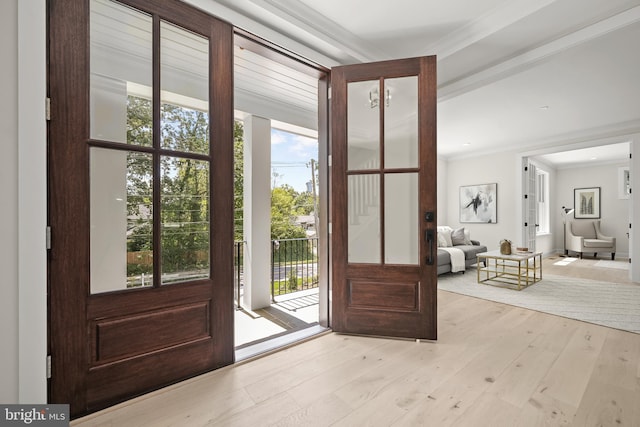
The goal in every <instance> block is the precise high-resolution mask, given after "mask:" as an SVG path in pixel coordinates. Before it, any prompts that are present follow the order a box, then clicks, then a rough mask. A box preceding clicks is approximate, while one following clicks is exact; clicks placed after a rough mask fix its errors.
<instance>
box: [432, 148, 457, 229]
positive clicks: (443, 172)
mask: <svg viewBox="0 0 640 427" xmlns="http://www.w3.org/2000/svg"><path fill="white" fill-rule="evenodd" d="M448 167H449V162H447V160H446V159H440V158H438V187H437V188H438V203H437V209H438V225H447V224H446V222H447V221H448V216H447V213H448V209H447V203H448V200H449V195H448V193H449V191H448V189H447V171H448ZM456 197H457V196H456Z"/></svg>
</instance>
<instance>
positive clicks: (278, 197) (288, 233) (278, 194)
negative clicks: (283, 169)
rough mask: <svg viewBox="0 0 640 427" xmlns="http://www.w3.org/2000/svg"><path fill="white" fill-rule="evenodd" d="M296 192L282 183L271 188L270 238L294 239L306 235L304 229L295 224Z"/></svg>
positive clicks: (296, 214) (296, 213)
mask: <svg viewBox="0 0 640 427" xmlns="http://www.w3.org/2000/svg"><path fill="white" fill-rule="evenodd" d="M297 196H298V193H297V192H296V191H295V190H294V189H293V188H292V187H291V186H289V185H287V184H284V185H281V186H280V187H276V188H274V189H272V190H271V238H272V239H295V238H301V237H306V234H305V232H304V229H303V228H302V227H300V226H299V225H295V219H296V216H298V215H299V213H298V211H297V210H296V208H295V203H294V201H295V199H296V197H297Z"/></svg>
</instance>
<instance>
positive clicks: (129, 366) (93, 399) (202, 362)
mask: <svg viewBox="0 0 640 427" xmlns="http://www.w3.org/2000/svg"><path fill="white" fill-rule="evenodd" d="M212 341H213V339H212V338H204V339H202V340H200V341H196V342H193V343H189V344H185V345H177V346H174V347H170V348H168V349H164V350H162V351H158V352H155V353H150V354H146V355H145V356H144V357H134V358H131V359H124V360H122V359H120V360H119V361H117V362H113V363H109V364H105V365H101V366H96V367H93V368H90V369H89V370H88V372H87V374H86V384H87V386H86V400H87V408H86V411H87V412H93V411H97V410H100V409H102V408H105V407H107V406H110V405H112V404H113V403H115V402H120V401H122V400H126V399H131V398H132V397H135V396H137V395H140V394H143V393H145V392H148V391H151V390H154V389H157V388H158V387H159V386H166V385H169V384H172V383H175V382H177V381H180V380H182V379H184V378H189V377H192V376H194V375H196V374H199V373H203V372H207V371H210V370H211V369H214V368H217V367H219V366H223V365H222V364H221V363H219V362H218V361H216V360H214V357H213V354H212V352H211V346H212Z"/></svg>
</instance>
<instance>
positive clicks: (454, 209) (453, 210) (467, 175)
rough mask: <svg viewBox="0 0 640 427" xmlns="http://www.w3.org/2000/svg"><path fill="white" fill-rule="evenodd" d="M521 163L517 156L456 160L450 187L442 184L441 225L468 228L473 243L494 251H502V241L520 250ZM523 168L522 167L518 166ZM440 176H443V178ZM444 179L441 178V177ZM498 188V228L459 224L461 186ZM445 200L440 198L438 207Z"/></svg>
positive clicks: (448, 178) (449, 172)
mask: <svg viewBox="0 0 640 427" xmlns="http://www.w3.org/2000/svg"><path fill="white" fill-rule="evenodd" d="M516 162H520V159H519V158H518V157H517V156H516V154H515V153H497V154H491V155H488V156H479V157H473V158H468V159H457V160H456V159H452V160H449V161H448V162H447V166H446V168H445V169H446V174H445V176H446V183H442V184H439V188H440V187H441V186H444V187H445V188H446V190H444V191H446V195H445V196H444V197H443V199H444V198H446V199H445V200H446V209H445V215H442V213H440V219H439V221H438V223H439V225H449V226H451V227H453V228H457V227H460V226H464V227H465V228H466V229H469V230H470V231H471V239H473V240H479V241H480V242H481V243H482V244H484V245H486V246H487V249H489V250H494V249H498V248H499V247H500V240H502V239H509V240H511V241H512V242H513V244H515V245H517V246H519V245H520V244H521V242H520V230H519V228H518V224H519V223H520V220H519V218H518V215H517V212H518V207H517V204H518V203H519V202H520V196H519V193H520V188H519V187H518V182H519V181H518V180H517V179H516V172H517V168H516V167H515V166H514V165H515V163H516ZM518 164H519V163H518ZM439 175H440V174H439ZM439 179H440V176H439ZM494 182H495V183H497V184H498V187H497V189H498V199H497V204H498V214H497V215H498V216H497V223H495V224H470V223H464V224H462V223H460V221H459V212H460V207H459V190H460V186H464V185H476V184H490V183H494ZM440 203H441V196H438V204H439V205H440Z"/></svg>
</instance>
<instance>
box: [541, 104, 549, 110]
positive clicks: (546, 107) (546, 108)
mask: <svg viewBox="0 0 640 427" xmlns="http://www.w3.org/2000/svg"><path fill="white" fill-rule="evenodd" d="M540 109H541V110H548V109H549V106H548V105H543V106H542V107H540Z"/></svg>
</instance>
